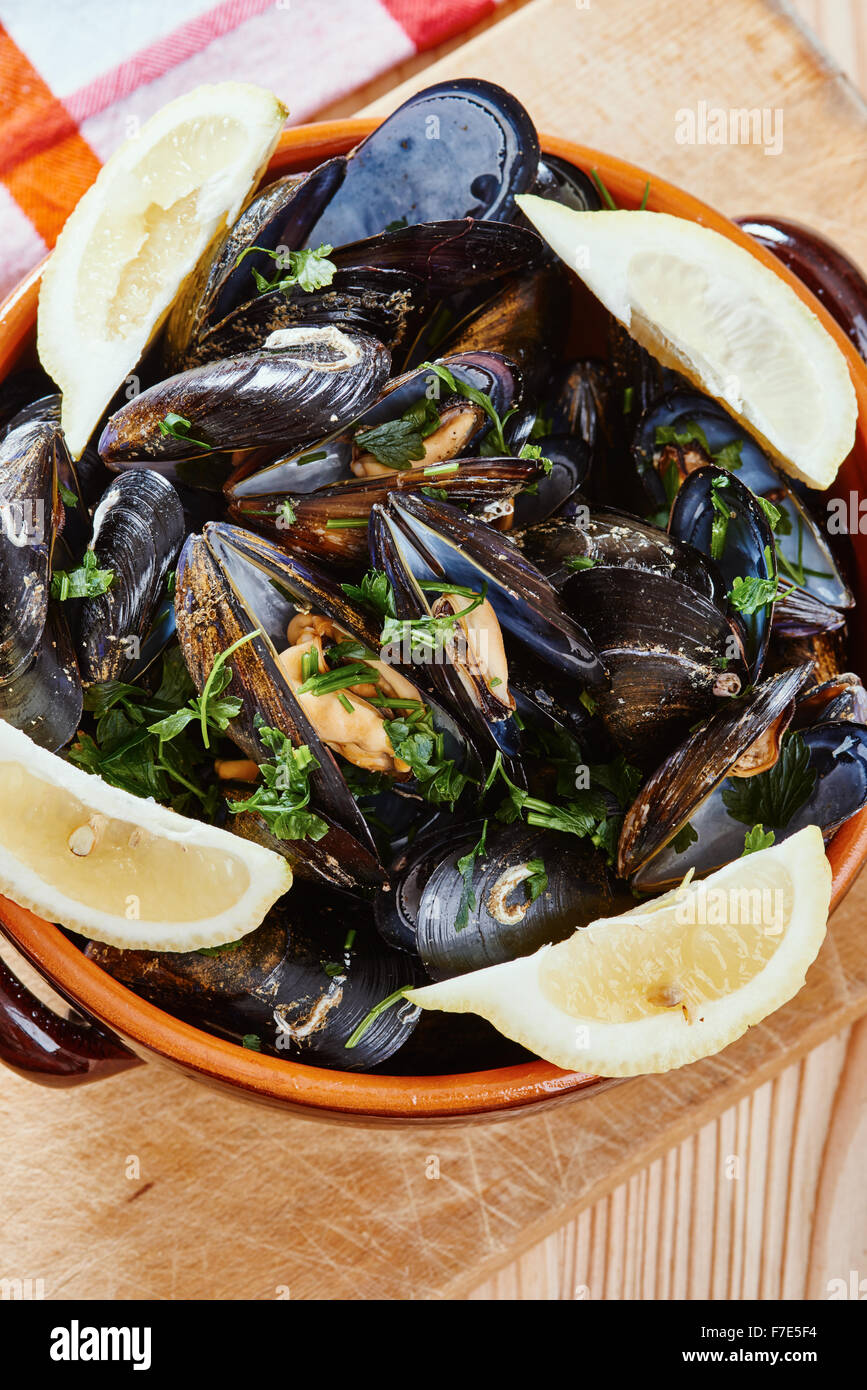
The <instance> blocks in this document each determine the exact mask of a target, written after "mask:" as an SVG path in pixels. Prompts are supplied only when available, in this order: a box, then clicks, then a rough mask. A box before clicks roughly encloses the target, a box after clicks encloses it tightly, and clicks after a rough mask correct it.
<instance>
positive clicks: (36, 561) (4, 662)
mask: <svg viewBox="0 0 867 1390" xmlns="http://www.w3.org/2000/svg"><path fill="white" fill-rule="evenodd" d="M61 453H62V454H65V449H64V446H63V441H62V436H61V435H60V432H59V429H58V428H57V427H56V426H55V425H54V424H51V423H48V422H47V421H45V420H42V419H36V420H32V421H25V422H24V423H22V424H18V425H17V426H15V427H14V428H11V429H9V430H8V432H7V433H6V435H5V437H4V439H3V441H2V443H0V592H2V593H3V594H4V595H5V596H6V597H5V602H4V604H3V608H2V613H0V715H2V717H3V718H4V719H6V720H8V721H9V723H11V724H14V725H15V726H16V727H17V728H20V729H22V730H23V731H24V732H25V733H26V734H29V735H30V737H31V738H32V739H34V740H35V741H36V742H37V743H39V744H42V745H43V746H44V747H46V748H50V749H52V750H56V749H58V748H61V747H63V745H64V744H66V743H68V741H69V740H70V738H71V737H72V735H73V734H74V732H75V730H76V728H77V726H78V721H79V719H80V717H81V708H82V692H81V682H80V679H79V675H78V669H77V666H76V662H75V655H74V652H73V648H72V643H71V639H70V636H69V629H68V625H67V621H66V617H65V615H64V612H63V609H62V606H61V605H60V604H59V603H55V602H53V601H52V599H51V565H52V554H53V551H54V545H55V539H56V535H57V532H58V529H59V527H60V526H61V525H62V522H63V507H62V504H61V500H60V493H59V477H58V458H59V456H60V455H61Z"/></svg>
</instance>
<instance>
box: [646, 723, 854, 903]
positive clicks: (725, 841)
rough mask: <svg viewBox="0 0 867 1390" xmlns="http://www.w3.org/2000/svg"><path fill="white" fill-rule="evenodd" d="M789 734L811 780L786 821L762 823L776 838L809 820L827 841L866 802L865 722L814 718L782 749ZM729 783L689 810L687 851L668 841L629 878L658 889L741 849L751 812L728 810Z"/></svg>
mask: <svg viewBox="0 0 867 1390" xmlns="http://www.w3.org/2000/svg"><path fill="white" fill-rule="evenodd" d="M789 739H800V740H802V741H803V745H804V748H805V749H806V754H807V758H808V763H807V766H808V769H809V772H810V773H812V774H814V775H815V782H814V784H813V787H812V790H811V791H810V792H809V795H808V796H807V797H806V799H805V800H804V801H803V802H802V804H801V805H800V806H799V807H798V808H797V810H795V812H794V813H793V814H792V815H791V816H790V817H789V819H788V820H787V821H786V823H785V825H775V824H774V823H773V820H772V819H771V818H769V817H766V819H765V821H764V822H763V825H764V829H765V830H766V831H769V830H772V831H773V833H774V837H775V843H777V844H779V842H780V841H781V840H786V839H788V838H789V836H790V835H794V834H796V833H797V831H799V830H803V829H804V827H805V826H807V825H818V826H819V828H820V829H821V831H822V833H823V835H824V837H825V840H826V841H827V840H828V839H830V837H831V835H832V834H833V833H834V831H835V830H838V829H839V827H840V826H841V825H842V824H843V822H844V821H847V820H848V819H849V818H850V816H854V815H855V814H856V812H857V811H860V810H861V809H862V808H863V807H864V806H865V805H867V727H865V726H864V725H863V724H857V723H854V722H851V721H847V720H843V721H840V722H829V723H825V722H823V723H821V724H815V725H813V726H812V727H811V728H808V729H803V730H801V731H800V732H798V733H790V734H787V735H786V737H785V739H784V742H783V751H784V752H785V750H786V746H787V741H788V740H789ZM764 775H767V774H764ZM731 785H732V783H731V781H726V782H722V783H720V784H719V785H718V786H717V787H716V788H715V789H714V790H713V791H712V792H711V793H710V795H709V796H708V797H706V799H705V800H704V801H703V802H702V804H701V806H699V807H698V808H697V809H696V810H695V811H694V812H693V813H692V816H691V819H690V825H691V826H692V829H693V833H694V834H695V835H696V836H697V839H696V840H695V842H694V843H693V844H691V845H690V846H689V849H688V851H687V852H686V853H681V854H676V853H675V852H674V850H673V847H672V846H671V845H670V844H669V845H668V846H667V847H666V848H664V849H662V850H661V851H660V853H659V854H657V855H655V856H654V858H653V859H651V860H649V861H648V863H646V864H645V866H644V868H643V869H640V870H639V871H638V873H637V874H636V875H635V877H634V879H633V886H634V887H635V888H637V889H639V890H641V891H642V892H647V893H658V892H660V891H661V890H662V889H664V888H669V887H672V886H674V885H675V884H677V883H679V882H680V880H681V879H682V878H683V875H684V873H685V872H686V870H687V869H689V868H694V869H695V871H696V874H697V875H699V877H702V876H704V875H705V874H709V873H712V872H713V871H714V870H715V869H719V868H721V867H722V866H723V865H724V864H728V863H730V862H731V861H732V860H734V859H737V858H738V856H739V855H740V854H742V853H743V850H744V841H745V837H746V835H747V834H748V832H749V831H750V830H751V829H752V818H750V823H749V824H748V823H747V821H746V820H738V819H737V818H736V817H734V816H733V815H731V814H730V812H729V810H728V807H727V806H726V801H725V797H726V792H727V790H728V789H729V787H730V786H731Z"/></svg>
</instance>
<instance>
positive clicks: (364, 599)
mask: <svg viewBox="0 0 867 1390" xmlns="http://www.w3.org/2000/svg"><path fill="white" fill-rule="evenodd" d="M340 587H341V589H342V590H343V592H344V593H345V594H346V596H347V598H351V599H355V601H356V602H357V603H362V604H364V607H365V608H370V609H372V610H373V612H374V613H376V614H377V615H378V616H379V617H380V618H393V617H394V614H395V606H394V590H393V589H392V587H391V583H390V581H389V578H388V575H387V574H385V573H384V572H383V571H382V570H368V571H367V574H365V576H364V578H363V579H362V581H361V583H360V584H341V586H340Z"/></svg>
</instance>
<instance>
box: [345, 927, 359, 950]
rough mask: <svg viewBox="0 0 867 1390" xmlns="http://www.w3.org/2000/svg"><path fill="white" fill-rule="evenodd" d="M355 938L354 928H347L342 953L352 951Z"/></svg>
mask: <svg viewBox="0 0 867 1390" xmlns="http://www.w3.org/2000/svg"><path fill="white" fill-rule="evenodd" d="M356 936H357V932H356V930H355V927H350V928H349V931H348V932H347V933H346V940H345V941H344V943H343V949H344V951H351V950H352V948H353V946H354V945H355V938H356Z"/></svg>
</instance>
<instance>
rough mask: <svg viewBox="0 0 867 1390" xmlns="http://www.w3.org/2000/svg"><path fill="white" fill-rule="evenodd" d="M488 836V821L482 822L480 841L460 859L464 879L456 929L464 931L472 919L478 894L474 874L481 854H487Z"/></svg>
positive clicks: (459, 867)
mask: <svg viewBox="0 0 867 1390" xmlns="http://www.w3.org/2000/svg"><path fill="white" fill-rule="evenodd" d="M487 837H488V822H487V821H484V823H483V824H482V833H481V835H480V836H479V839H478V841H477V842H476V844H475V845H474V846H473V848H472V849H471V850H469V851H468V852H467V853H466V854H465V855H463V856H462V857H461V858H460V859H459V860H458V873H459V874H460V876H461V878H462V879H463V887H462V888H461V900H460V903H459V904H458V910H457V915H456V916H455V931H463V929H464V927H465V926H466V925H467V923H468V922H469V920H470V911H471V909H472V908H474V907H475V905H476V895H475V893H474V892H473V874H474V873H475V871H476V860H477V859H478V858H479V856H480V855H482V854H485V853H486V852H487V851H486V849H485V841H486V840H487Z"/></svg>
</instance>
